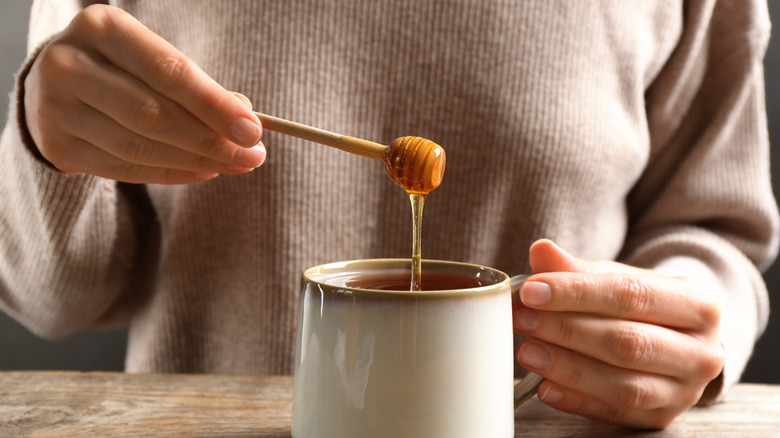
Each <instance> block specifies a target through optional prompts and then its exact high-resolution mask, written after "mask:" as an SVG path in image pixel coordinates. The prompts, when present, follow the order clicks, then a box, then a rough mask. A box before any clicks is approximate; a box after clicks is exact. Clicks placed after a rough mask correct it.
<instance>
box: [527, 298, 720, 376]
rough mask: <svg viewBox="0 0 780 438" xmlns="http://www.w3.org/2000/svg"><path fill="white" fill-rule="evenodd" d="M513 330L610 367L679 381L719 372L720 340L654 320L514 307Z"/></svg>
mask: <svg viewBox="0 0 780 438" xmlns="http://www.w3.org/2000/svg"><path fill="white" fill-rule="evenodd" d="M513 310H514V317H513V320H514V325H515V329H516V330H517V331H518V332H519V333H521V334H524V335H526V336H530V337H533V338H535V339H539V340H542V341H545V342H548V343H551V344H555V345H557V346H560V347H563V348H566V349H569V350H571V351H576V352H577V353H579V354H582V355H585V356H588V357H591V358H594V359H598V360H599V361H601V362H604V363H607V364H609V365H612V366H615V367H619V368H624V369H631V370H637V371H642V372H647V373H653V374H659V375H666V376H671V377H675V378H678V379H682V378H685V377H687V376H691V375H699V376H712V377H714V375H713V373H715V374H717V373H718V372H719V371H720V368H719V367H720V365H719V364H720V361H719V356H720V350H721V348H720V344H719V342H717V340H712V341H711V342H705V341H706V340H704V339H700V338H698V337H695V336H691V335H689V334H688V333H682V332H678V331H675V330H670V329H668V328H666V327H661V326H657V325H653V324H645V323H640V322H634V321H625V320H617V319H612V318H602V317H596V316H593V315H589V314H583V313H569V312H544V311H537V310H534V309H530V308H527V307H525V306H523V305H521V304H520V305H515V306H513Z"/></svg>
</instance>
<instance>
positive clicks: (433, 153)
mask: <svg viewBox="0 0 780 438" xmlns="http://www.w3.org/2000/svg"><path fill="white" fill-rule="evenodd" d="M384 158H385V170H386V171H387V174H388V175H390V178H392V179H393V181H395V183H396V184H398V185H399V186H401V188H403V189H404V190H406V191H407V192H409V193H419V194H422V195H427V194H428V193H430V191H431V190H433V189H435V188H436V187H439V184H441V180H442V178H443V177H444V167H445V165H446V164H447V156H446V155H445V153H444V149H443V148H442V147H441V146H439V145H438V144H436V143H434V142H432V141H430V140H428V139H425V138H422V137H414V136H410V137H401V138H397V139H395V140H393V142H392V143H391V144H390V146H389V147H388V148H387V149H386V150H385V152H384Z"/></svg>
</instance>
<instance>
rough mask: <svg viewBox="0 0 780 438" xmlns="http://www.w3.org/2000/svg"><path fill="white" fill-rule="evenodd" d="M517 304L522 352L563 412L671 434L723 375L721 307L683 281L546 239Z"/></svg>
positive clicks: (536, 248)
mask: <svg viewBox="0 0 780 438" xmlns="http://www.w3.org/2000/svg"><path fill="white" fill-rule="evenodd" d="M530 262H531V268H532V269H533V271H534V272H535V274H534V275H532V276H531V277H529V278H528V279H527V280H526V281H525V283H523V286H522V288H521V290H520V297H521V301H522V304H520V303H517V304H515V307H514V325H515V330H516V331H518V332H519V333H522V334H524V335H526V336H528V337H529V339H527V340H526V341H524V342H523V343H522V344H521V345H520V347H519V349H518V353H517V358H518V361H519V362H520V364H521V365H523V366H524V367H525V368H527V369H529V370H531V371H533V372H535V373H538V374H539V375H541V376H542V377H544V378H545V379H546V380H545V381H544V382H543V383H542V385H541V386H540V387H539V392H538V395H539V399H540V400H541V401H542V402H544V403H546V404H548V405H550V406H552V407H554V408H556V409H559V410H561V411H565V412H569V413H573V414H577V415H582V416H584V417H588V418H592V419H598V420H604V421H608V422H611V423H617V424H622V425H627V426H631V427H640V428H664V427H666V426H668V425H669V424H670V423H671V422H672V421H673V420H674V419H675V418H676V417H677V416H678V415H679V414H681V413H682V412H684V411H685V410H687V409H688V408H690V407H691V406H693V405H695V404H696V403H697V402H698V401H699V399H700V397H701V396H702V393H703V391H704V389H705V388H706V387H707V385H708V384H709V383H710V382H711V381H713V380H714V379H715V378H717V377H718V375H719V373H720V372H721V370H722V369H723V363H724V360H725V359H724V351H723V347H722V345H721V343H720V340H719V338H718V323H719V321H720V307H719V304H718V300H717V299H716V298H715V297H712V296H710V295H708V294H707V292H708V291H707V290H704V288H703V287H702V286H701V285H700V284H698V283H696V282H694V281H692V280H689V279H686V278H668V277H663V276H660V275H658V274H656V273H654V272H652V271H648V270H643V269H638V268H633V267H630V266H626V265H623V264H619V263H615V262H588V261H584V260H580V259H577V258H575V257H573V256H572V255H570V254H568V253H566V252H565V251H563V250H562V249H560V248H558V247H557V246H555V245H554V244H553V243H552V242H550V241H547V240H541V241H538V242H536V243H534V245H532V246H531V250H530Z"/></svg>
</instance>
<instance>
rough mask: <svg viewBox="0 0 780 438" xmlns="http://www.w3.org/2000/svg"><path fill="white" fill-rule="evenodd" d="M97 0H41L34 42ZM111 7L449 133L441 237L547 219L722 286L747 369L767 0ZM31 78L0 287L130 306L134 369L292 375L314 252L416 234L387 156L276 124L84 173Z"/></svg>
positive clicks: (4, 298)
mask: <svg viewBox="0 0 780 438" xmlns="http://www.w3.org/2000/svg"><path fill="white" fill-rule="evenodd" d="M83 3H87V2H84V1H82V2H79V1H76V0H70V1H66V0H40V1H35V2H34V4H33V10H32V18H31V23H30V37H29V53H30V57H31V58H32V57H34V54H35V51H36V49H37V48H39V47H40V45H41V44H42V43H44V42H45V41H46V40H47V38H49V37H50V36H51V35H52V34H54V33H56V32H57V31H58V30H60V29H61V28H63V26H65V25H66V24H67V23H68V22H69V20H70V18H71V17H72V16H73V14H75V13H76V12H77V11H78V10H79V9H80V8H81V7H83V6H84V5H83ZM111 3H112V4H115V5H116V6H119V7H121V8H124V9H126V10H128V11H129V12H130V13H132V14H133V15H134V16H136V17H137V18H138V19H139V20H140V21H141V22H143V23H144V24H146V25H147V26H148V27H149V28H151V29H152V30H154V31H155V32H157V33H159V34H160V35H161V36H163V37H164V38H166V39H168V40H169V41H170V42H172V43H173V44H174V45H175V46H176V47H178V48H179V49H180V50H181V51H183V52H184V53H185V54H186V55H188V56H189V57H191V58H192V59H194V60H195V61H196V62H197V63H198V64H199V65H200V66H201V67H202V68H203V69H204V70H205V71H206V72H207V73H209V74H210V75H212V76H213V77H214V78H215V79H216V80H217V81H218V82H219V83H221V84H222V85H223V86H224V87H226V88H227V89H230V90H235V91H239V92H242V93H244V94H245V95H247V96H249V97H250V99H251V100H252V101H253V102H254V104H255V107H256V108H258V109H260V110H262V111H264V112H266V113H269V114H274V115H277V116H281V117H284V118H288V119H292V120H296V121H299V122H303V123H306V124H310V125H314V126H318V127H321V128H325V129H329V130H332V131H336V132H340V133H343V134H349V135H353V136H358V137H363V138H367V139H372V140H375V141H378V142H382V143H385V144H388V143H389V142H390V141H391V140H393V139H394V138H396V137H400V136H402V135H419V136H423V137H426V138H430V139H432V140H434V141H436V142H437V143H439V144H441V145H443V146H444V148H445V149H446V151H447V156H448V161H447V173H446V175H445V178H444V182H443V184H442V186H441V187H440V188H439V189H438V190H436V191H435V192H433V193H432V194H431V195H430V196H429V198H428V202H427V204H426V209H425V221H424V225H423V245H422V249H423V255H424V257H426V258H438V259H450V260H458V261H468V262H476V263H482V264H487V265H491V266H494V267H496V268H499V269H502V270H504V271H506V272H507V273H509V274H517V273H521V272H527V271H529V266H528V260H527V259H528V247H529V245H530V244H531V243H532V242H533V241H534V240H536V239H538V238H550V239H552V240H554V241H555V242H557V243H558V244H559V245H560V246H562V247H563V248H565V249H567V250H569V251H570V252H572V253H574V254H575V255H577V256H579V257H583V258H587V259H614V260H619V261H622V262H625V263H630V264H634V265H637V266H642V267H648V268H655V269H657V270H659V271H660V272H662V273H666V274H669V275H689V276H692V277H695V278H698V279H700V280H701V281H704V282H706V283H707V284H708V285H709V287H710V288H711V292H712V293H713V294H723V295H724V296H725V302H726V304H725V306H724V316H723V323H722V324H723V326H722V330H721V331H722V337H723V342H724V345H725V346H726V350H727V354H728V359H727V362H726V368H725V372H724V376H725V381H726V383H727V385H726V387H727V386H728V385H729V384H731V383H733V382H734V381H736V380H737V379H738V378H739V376H740V374H741V372H742V370H743V368H744V365H745V363H746V361H747V360H748V358H749V356H750V354H751V351H752V348H753V342H754V340H755V339H756V338H757V336H759V334H760V333H761V331H762V330H763V328H764V326H765V324H766V321H767V317H768V309H769V306H768V300H767V292H766V288H765V285H764V283H763V282H762V279H761V275H760V269H762V268H763V267H765V266H767V265H768V263H770V262H771V261H772V260H773V258H774V256H775V253H776V250H777V242H778V214H777V211H776V204H775V200H774V198H773V195H772V192H771V186H770V174H769V157H768V155H769V147H768V139H767V129H766V117H765V109H764V100H763V99H764V96H763V91H764V90H763V77H762V75H763V71H762V56H763V54H764V50H765V47H766V44H767V40H768V37H769V30H770V24H769V20H768V14H767V8H766V5H765V3H763V2H762V1H759V0H692V1H683V0H642V1H625V0H612V1H610V0H603V1H587V2H585V1H582V2H580V1H563V0H560V1H558V0H524V1H511V0H428V1H424V2H422V1H417V0H393V1H381V2H379V1H365V0H327V1H323V0H317V1H311V0H289V1H253V0H246V1H239V0H235V1H227V0H226V1H212V0H202V1H193V0H188V1H184V0H156V1H129V0H128V1H116V2H111ZM28 65H29V62H28ZM25 72H26V70H25V69H22V72H21V74H20V80H19V83H20V84H21V83H22V79H23V78H24V75H25ZM22 92H23V90H21V88H20V87H18V89H17V92H16V94H15V95H14V96H12V98H11V102H10V104H11V106H12V111H11V113H12V114H17V116H16V118H14V117H11V119H10V120H9V121H8V123H7V125H6V127H5V130H4V131H3V136H2V144H1V145H0V174H1V175H2V177H0V307H2V309H3V310H4V311H5V312H7V313H9V314H10V315H11V316H13V317H14V318H16V319H18V320H19V321H21V322H22V323H24V324H25V325H26V326H27V327H29V328H30V329H31V330H33V331H34V332H36V333H38V334H40V335H42V336H47V337H58V336H63V335H67V334H68V333H71V332H73V331H75V330H80V329H86V328H90V327H98V326H104V325H114V324H127V325H129V345H128V351H127V363H126V367H127V370H128V371H132V372H212V373H290V372H291V370H292V364H293V357H294V333H295V329H296V306H297V300H298V281H299V275H300V273H301V272H302V270H303V269H304V268H306V267H309V266H312V265H314V264H319V263H324V262H329V261H337V260H347V259H356V258H368V257H409V255H410V251H411V240H410V239H411V219H410V207H409V201H408V198H407V197H406V194H405V193H404V192H403V191H402V190H401V189H400V188H399V187H397V186H396V185H395V184H394V183H393V182H392V181H391V180H390V179H389V178H388V177H387V176H386V175H385V173H384V170H383V168H382V166H381V164H379V163H378V162H376V161H373V160H367V159H364V158H360V157H357V156H353V155H351V154H347V153H344V152H340V151H337V150H332V149H330V148H326V147H323V146H319V145H315V144H312V143H307V142H305V141H302V140H297V139H292V138H287V137H284V136H281V135H279V134H275V133H272V132H267V133H266V134H265V137H264V142H265V144H266V145H267V147H268V159H267V162H266V164H264V165H263V166H262V167H260V168H259V169H257V170H256V171H254V172H251V173H249V174H246V175H239V176H220V177H218V178H216V179H213V180H210V181H207V182H203V183H196V184H191V185H181V186H156V185H149V186H133V185H128V184H118V183H116V182H113V181H109V180H104V179H100V178H97V177H92V176H85V175H71V174H64V173H61V172H59V171H57V170H54V169H52V168H51V167H49V166H47V165H46V164H43V163H42V162H40V161H38V160H37V159H36V158H35V157H34V155H33V154H32V153H31V150H34V148H35V145H34V144H31V142H30V140H29V137H28V134H27V133H26V131H25V127H24V123H23V120H19V119H18V111H19V105H20V102H19V98H20V93H22Z"/></svg>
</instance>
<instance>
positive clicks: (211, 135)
mask: <svg viewBox="0 0 780 438" xmlns="http://www.w3.org/2000/svg"><path fill="white" fill-rule="evenodd" d="M82 58H86V59H82V62H80V63H79V65H80V66H81V67H80V68H82V69H83V70H82V71H81V72H80V74H79V75H78V76H79V77H83V78H86V80H79V81H74V83H73V84H72V89H73V92H74V93H75V94H76V95H77V96H79V99H80V100H81V101H82V102H84V103H85V104H87V105H88V106H90V107H92V108H94V109H95V110H97V111H99V112H103V113H105V114H106V115H107V116H108V117H110V118H112V119H113V120H115V121H116V122H117V123H118V124H120V125H122V126H123V127H125V128H127V129H128V130H130V131H132V132H134V133H136V134H137V135H138V136H140V137H141V138H149V139H150V140H155V141H156V142H157V143H161V144H168V145H171V146H175V147H177V148H179V149H181V150H182V151H188V152H190V153H192V154H196V155H200V156H203V157H205V158H208V159H209V160H214V161H219V162H222V163H225V164H227V165H228V166H225V167H227V168H230V169H232V170H233V171H236V169H240V168H243V169H247V168H248V169H253V168H255V167H257V166H259V165H260V164H262V162H263V161H264V159H265V150H264V147H263V146H262V145H260V146H259V147H256V148H254V149H252V148H243V147H240V146H237V145H235V144H233V143H232V142H230V141H228V140H227V139H225V138H223V137H222V136H220V135H219V134H217V133H216V132H214V131H213V130H211V129H210V128H209V127H208V126H206V125H205V124H203V123H202V122H201V121H200V120H198V119H196V118H195V117H193V116H192V115H191V114H190V113H188V112H187V111H185V110H184V109H183V108H182V107H181V106H179V105H178V104H176V103H175V102H172V101H170V100H168V99H167V98H165V97H163V96H161V95H159V94H157V93H156V92H154V91H153V90H151V89H149V88H148V87H147V86H146V85H144V84H143V83H141V82H139V81H138V80H137V79H135V78H133V77H131V76H129V75H127V74H126V73H124V72H121V71H119V70H117V69H115V68H114V67H112V66H110V65H107V64H104V63H101V62H98V61H96V60H93V59H91V58H89V57H82ZM89 130H92V127H91V126H89V127H86V131H89ZM88 140H97V139H88ZM93 144H97V145H100V144H101V143H98V142H95V141H93ZM104 149H106V148H104ZM106 150H108V149H106ZM109 152H110V151H109ZM128 152H129V153H130V155H135V154H134V153H133V151H128ZM115 155H116V154H115ZM179 155H181V154H179ZM117 156H118V157H122V155H117ZM136 162H137V161H136ZM139 164H148V165H163V166H167V165H168V163H154V162H139Z"/></svg>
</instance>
